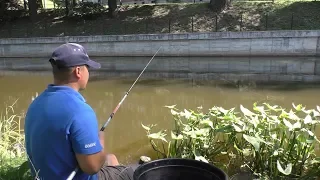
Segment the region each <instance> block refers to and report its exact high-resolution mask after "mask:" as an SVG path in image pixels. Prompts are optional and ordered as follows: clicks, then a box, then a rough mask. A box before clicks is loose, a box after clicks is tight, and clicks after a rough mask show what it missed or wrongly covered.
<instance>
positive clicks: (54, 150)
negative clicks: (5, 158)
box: [25, 85, 102, 180]
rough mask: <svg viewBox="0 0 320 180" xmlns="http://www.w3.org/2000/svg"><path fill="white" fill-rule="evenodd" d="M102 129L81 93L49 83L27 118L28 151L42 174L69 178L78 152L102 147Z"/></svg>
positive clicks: (35, 101) (96, 149) (92, 177)
mask: <svg viewBox="0 0 320 180" xmlns="http://www.w3.org/2000/svg"><path fill="white" fill-rule="evenodd" d="M98 130H99V129H98V124H97V120H96V117H95V113H94V111H93V110H92V108H91V107H90V106H89V105H87V104H86V103H85V100H84V98H83V97H82V96H81V95H80V93H78V92H76V91H75V90H73V89H71V88H70V87H68V86H53V85H49V86H48V89H46V90H45V91H44V92H43V93H42V94H40V96H38V97H37V98H36V99H35V100H34V101H33V102H32V104H31V105H30V107H29V109H28V112H27V115H26V120H25V137H26V149H27V153H28V155H29V157H30V159H31V160H32V163H33V165H34V166H35V168H36V171H39V176H40V178H41V179H45V180H49V179H55V180H57V179H66V178H67V177H68V176H69V174H70V173H71V172H72V171H73V170H74V168H75V167H76V166H77V162H76V158H75V154H74V153H75V152H76V153H80V154H93V153H97V152H99V151H101V149H102V147H101V145H100V143H99V138H98ZM31 168H32V167H31ZM32 169H33V168H32ZM74 179H90V180H91V179H93V180H95V179H96V175H94V176H89V175H87V174H84V173H80V172H79V173H77V175H76V176H75V178H74Z"/></svg>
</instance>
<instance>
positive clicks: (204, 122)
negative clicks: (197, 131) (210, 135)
mask: <svg viewBox="0 0 320 180" xmlns="http://www.w3.org/2000/svg"><path fill="white" fill-rule="evenodd" d="M200 124H204V125H207V126H210V127H211V128H212V129H213V122H212V121H210V119H205V120H202V121H200Z"/></svg>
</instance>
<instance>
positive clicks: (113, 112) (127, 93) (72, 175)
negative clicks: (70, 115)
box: [67, 46, 162, 180]
mask: <svg viewBox="0 0 320 180" xmlns="http://www.w3.org/2000/svg"><path fill="white" fill-rule="evenodd" d="M161 47H162V46H161ZM161 47H160V48H159V49H158V51H157V52H156V53H155V54H154V55H153V56H152V58H151V59H150V61H149V62H148V64H147V65H146V66H145V67H144V68H143V70H142V72H141V73H140V75H139V76H138V77H137V79H136V80H135V81H134V83H133V84H132V86H131V87H130V88H129V90H128V91H127V92H126V93H125V95H124V96H123V98H122V99H121V101H120V102H119V104H118V105H117V106H116V108H115V109H114V110H113V111H112V113H111V114H110V116H109V119H108V120H107V121H106V122H105V123H104V125H103V126H102V128H101V129H100V131H104V129H105V128H106V127H107V125H108V124H109V122H110V121H111V119H112V118H113V116H114V115H115V114H116V112H117V111H118V109H119V107H120V106H121V104H122V103H123V101H124V100H125V99H126V98H127V96H128V95H129V92H130V91H131V89H132V88H133V86H134V85H135V84H136V82H137V81H138V80H139V78H140V76H141V75H142V74H143V72H144V71H145V70H146V68H147V67H148V66H149V64H150V63H151V61H152V60H153V59H154V57H155V56H156V54H157V53H158V52H159V50H160V49H161ZM78 170H79V168H78V167H77V168H76V169H75V170H74V171H72V173H71V174H70V175H69V177H68V178H67V180H72V179H73V178H74V176H75V175H76V173H77V172H78Z"/></svg>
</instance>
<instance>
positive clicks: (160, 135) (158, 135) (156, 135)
mask: <svg viewBox="0 0 320 180" xmlns="http://www.w3.org/2000/svg"><path fill="white" fill-rule="evenodd" d="M164 136H165V134H163V133H162V131H159V132H157V133H152V134H149V135H148V137H149V138H151V139H160V140H162V141H165V142H168V141H167V140H166V139H165V138H164Z"/></svg>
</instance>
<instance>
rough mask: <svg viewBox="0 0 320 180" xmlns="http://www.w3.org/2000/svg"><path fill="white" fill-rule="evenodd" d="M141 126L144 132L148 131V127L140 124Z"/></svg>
mask: <svg viewBox="0 0 320 180" xmlns="http://www.w3.org/2000/svg"><path fill="white" fill-rule="evenodd" d="M141 126H142V128H143V129H145V130H147V131H150V128H149V127H148V126H145V125H143V124H142V123H141Z"/></svg>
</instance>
